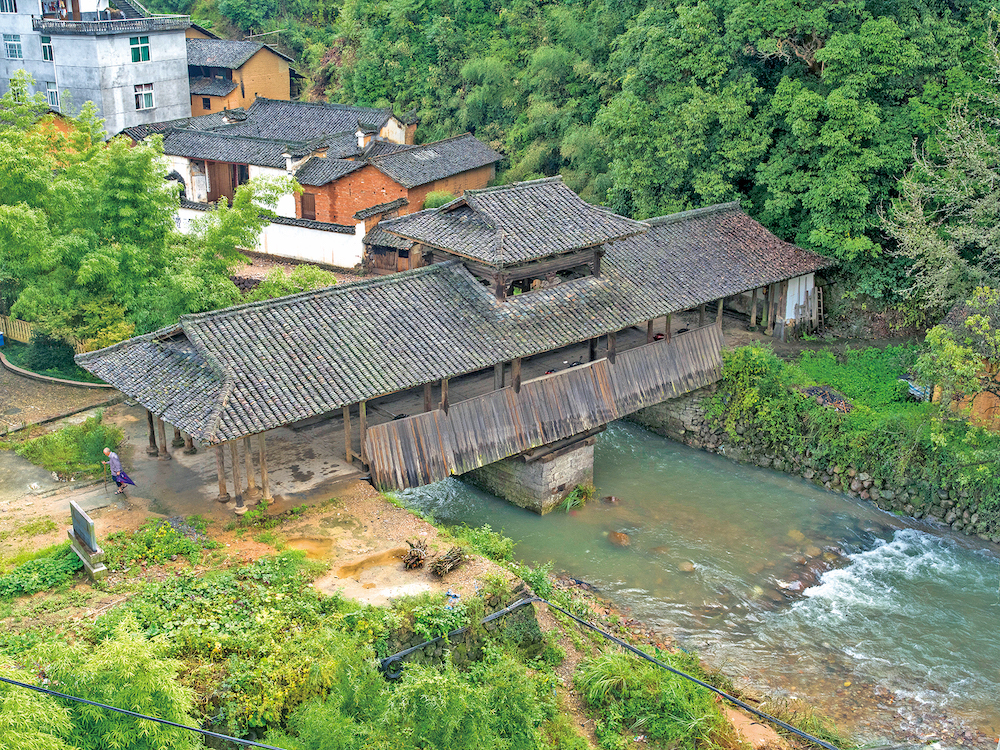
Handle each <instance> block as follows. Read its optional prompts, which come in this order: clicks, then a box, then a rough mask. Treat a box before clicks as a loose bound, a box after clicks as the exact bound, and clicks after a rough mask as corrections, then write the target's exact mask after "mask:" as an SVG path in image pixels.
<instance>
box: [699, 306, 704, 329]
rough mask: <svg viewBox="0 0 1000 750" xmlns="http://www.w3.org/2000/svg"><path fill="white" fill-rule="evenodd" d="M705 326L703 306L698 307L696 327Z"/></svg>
mask: <svg viewBox="0 0 1000 750" xmlns="http://www.w3.org/2000/svg"><path fill="white" fill-rule="evenodd" d="M703 325H705V305H698V327H699V328H701V327H702V326H703Z"/></svg>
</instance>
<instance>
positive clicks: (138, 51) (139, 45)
mask: <svg viewBox="0 0 1000 750" xmlns="http://www.w3.org/2000/svg"><path fill="white" fill-rule="evenodd" d="M133 40H135V41H133ZM144 40H145V41H144ZM128 44H129V49H131V51H132V62H134V63H137V62H149V60H150V55H151V53H150V51H149V37H148V36H131V37H129V40H128ZM143 52H145V53H146V57H145V58H143V56H142V53H143ZM137 57H138V58H139V59H138V60H136V59H135V58H137Z"/></svg>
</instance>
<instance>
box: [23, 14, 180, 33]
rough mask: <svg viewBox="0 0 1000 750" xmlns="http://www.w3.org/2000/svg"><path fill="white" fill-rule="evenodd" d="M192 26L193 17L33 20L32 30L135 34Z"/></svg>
mask: <svg viewBox="0 0 1000 750" xmlns="http://www.w3.org/2000/svg"><path fill="white" fill-rule="evenodd" d="M190 25H191V16H155V17H153V18H119V19H115V20H113V21H60V20H57V19H52V18H32V19H31V28H32V29H34V30H35V31H40V32H42V33H43V34H88V35H95V34H96V35H103V34H130V33H131V34H134V33H147V32H150V31H176V30H178V29H179V30H182V31H183V30H184V29H186V28H188V27H189V26H190Z"/></svg>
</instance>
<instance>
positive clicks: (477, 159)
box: [368, 133, 503, 188]
mask: <svg viewBox="0 0 1000 750" xmlns="http://www.w3.org/2000/svg"><path fill="white" fill-rule="evenodd" d="M368 158H369V160H370V161H371V163H372V165H373V166H374V167H375V168H376V169H378V170H379V171H380V172H383V173H385V174H386V175H388V176H389V177H391V178H392V179H393V180H395V181H396V182H398V183H399V184H400V185H402V186H403V187H406V188H412V187H416V186H417V185H426V184H427V183H428V182H434V181H435V180H441V179H444V178H445V177H450V176H451V175H455V174H461V173H462V172H468V171H469V170H470V169H478V168H479V167H485V166H487V165H489V164H495V163H496V162H498V161H500V160H501V159H503V157H502V156H501V155H500V154H498V153H497V152H496V151H494V150H493V149H491V148H490V147H489V146H487V145H486V144H485V143H483V142H482V141H480V140H478V139H477V138H476V137H475V136H474V135H472V134H471V133H465V134H463V135H458V136H455V137H454V138H446V139H445V140H443V141H435V142H434V143H427V144H424V145H423V146H413V147H411V148H407V149H405V150H397V151H395V152H393V153H385V154H381V155H378V156H369V157H368Z"/></svg>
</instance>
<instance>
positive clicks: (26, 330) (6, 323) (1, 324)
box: [0, 315, 87, 354]
mask: <svg viewBox="0 0 1000 750" xmlns="http://www.w3.org/2000/svg"><path fill="white" fill-rule="evenodd" d="M34 331H35V329H34V327H33V326H32V325H31V323H29V322H27V321H25V320H18V319H17V318H11V317H9V316H7V315H0V333H2V334H3V335H4V338H8V339H11V340H13V341H20V342H21V343H22V344H30V343H31V334H32V333H34ZM73 350H74V351H75V352H76V353H77V354H83V353H84V352H85V351H87V348H86V347H85V346H84V345H83V342H80V341H76V342H75V343H74V344H73Z"/></svg>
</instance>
